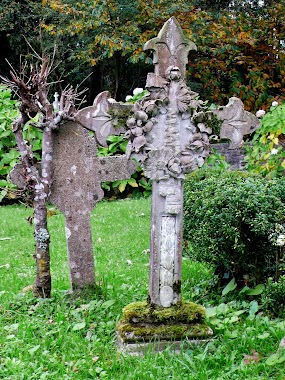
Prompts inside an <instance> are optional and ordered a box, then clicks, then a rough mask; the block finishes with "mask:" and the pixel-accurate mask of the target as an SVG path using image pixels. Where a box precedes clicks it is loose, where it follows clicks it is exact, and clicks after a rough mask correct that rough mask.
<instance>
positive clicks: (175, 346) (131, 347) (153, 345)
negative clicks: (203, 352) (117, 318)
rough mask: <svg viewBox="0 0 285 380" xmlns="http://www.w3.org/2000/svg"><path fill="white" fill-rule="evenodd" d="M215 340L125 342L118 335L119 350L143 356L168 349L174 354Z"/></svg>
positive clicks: (127, 353)
mask: <svg viewBox="0 0 285 380" xmlns="http://www.w3.org/2000/svg"><path fill="white" fill-rule="evenodd" d="M211 341H213V339H210V338H209V339H183V340H152V341H149V342H124V341H123V339H122V338H121V337H120V336H119V335H118V340H117V342H118V347H119V351H120V352H121V353H123V354H126V355H131V356H143V355H145V354H147V353H148V352H151V353H157V352H162V351H164V350H166V349H168V350H169V351H171V352H172V353H173V354H180V352H183V351H184V350H187V349H190V348H193V346H199V345H201V344H206V343H208V342H211Z"/></svg>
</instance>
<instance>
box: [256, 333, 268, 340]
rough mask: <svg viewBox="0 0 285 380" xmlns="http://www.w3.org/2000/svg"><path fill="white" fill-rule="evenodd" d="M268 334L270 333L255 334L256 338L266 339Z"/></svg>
mask: <svg viewBox="0 0 285 380" xmlns="http://www.w3.org/2000/svg"><path fill="white" fill-rule="evenodd" d="M269 336H270V334H269V333H268V332H265V333H263V334H259V335H257V338H258V339H266V338H268V337H269Z"/></svg>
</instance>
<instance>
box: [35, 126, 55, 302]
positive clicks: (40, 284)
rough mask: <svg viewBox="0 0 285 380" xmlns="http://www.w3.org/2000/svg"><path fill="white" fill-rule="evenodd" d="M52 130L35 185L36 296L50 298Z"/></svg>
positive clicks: (48, 129) (45, 141)
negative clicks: (48, 218) (48, 223)
mask: <svg viewBox="0 0 285 380" xmlns="http://www.w3.org/2000/svg"><path fill="white" fill-rule="evenodd" d="M52 151H53V149H52V129H51V127H50V126H47V127H45V128H44V132H43V145H42V161H41V173H40V174H41V175H40V181H39V183H37V184H36V185H35V197H34V202H33V205H34V226H35V240H36V253H35V256H36V279H35V283H34V294H35V295H36V296H37V297H43V298H49V297H50V293H51V274H50V251H49V244H50V236H49V232H48V227H47V198H48V195H49V192H50V184H51V174H52V173H51V170H52V165H51V163H52Z"/></svg>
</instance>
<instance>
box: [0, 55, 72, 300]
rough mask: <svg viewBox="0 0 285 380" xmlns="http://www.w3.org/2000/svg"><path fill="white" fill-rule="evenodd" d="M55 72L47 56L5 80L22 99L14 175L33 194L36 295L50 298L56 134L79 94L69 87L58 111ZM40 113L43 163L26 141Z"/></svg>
mask: <svg viewBox="0 0 285 380" xmlns="http://www.w3.org/2000/svg"><path fill="white" fill-rule="evenodd" d="M38 58H40V57H38ZM51 69H52V62H50V60H49V59H48V58H46V57H43V58H42V59H41V60H40V64H35V65H31V67H30V71H29V73H27V66H26V65H25V66H24V67H23V70H22V71H21V72H19V73H18V72H16V71H15V70H13V71H12V72H11V78H12V79H11V80H8V79H6V78H3V77H2V78H1V79H2V80H3V81H4V82H5V83H6V84H7V85H8V86H9V87H10V88H12V89H13V90H14V91H15V92H16V93H17V95H18V97H19V117H18V118H17V119H16V120H15V121H14V122H13V125H12V131H13V133H14V136H15V139H16V142H17V147H18V150H19V152H20V156H21V165H17V166H16V167H15V168H14V170H13V171H12V172H11V173H10V176H11V180H12V182H14V183H15V184H17V185H18V186H19V187H21V188H23V189H24V190H26V192H28V193H29V194H30V198H31V200H32V202H33V207H34V235H35V242H36V251H35V258H36V264H37V271H36V279H35V283H34V293H35V295H36V296H39V297H43V298H48V297H50V292H51V275H50V254H49V243H50V237H49V232H48V227H47V199H48V196H49V193H50V186H51V178H52V158H53V136H52V135H53V131H54V130H56V129H57V128H58V127H59V124H60V122H61V121H62V120H63V119H69V118H70V117H71V116H70V115H72V113H73V111H74V101H75V100H76V94H75V93H74V92H73V90H72V88H71V87H69V88H67V89H65V90H64V91H63V92H62V94H61V98H60V102H59V104H58V105H57V108H58V109H54V107H53V104H52V103H51V102H50V101H49V99H48V96H47V92H48V91H47V90H48V77H49V74H50V72H51ZM37 114H39V115H40V119H39V123H38V124H37V127H38V128H39V129H41V130H42V133H43V138H42V152H41V160H40V162H39V161H38V160H37V158H36V156H35V155H34V153H33V150H32V146H31V145H29V143H28V142H27V141H26V140H25V138H24V128H25V125H26V124H27V123H28V122H29V121H30V120H31V119H33V118H34V117H35V116H36V115H37Z"/></svg>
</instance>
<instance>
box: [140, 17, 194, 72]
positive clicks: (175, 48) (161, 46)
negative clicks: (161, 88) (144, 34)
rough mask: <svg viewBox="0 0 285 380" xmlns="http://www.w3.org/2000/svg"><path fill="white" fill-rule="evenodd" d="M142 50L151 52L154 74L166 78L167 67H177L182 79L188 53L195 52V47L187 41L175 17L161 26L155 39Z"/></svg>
mask: <svg viewBox="0 0 285 380" xmlns="http://www.w3.org/2000/svg"><path fill="white" fill-rule="evenodd" d="M144 50H153V51H154V59H153V63H154V65H155V74H156V75H159V76H161V77H164V78H165V76H166V70H167V68H168V67H169V66H177V67H179V69H180V72H181V76H182V78H185V71H186V65H187V62H188V53H189V51H190V50H197V46H196V45H195V43H194V42H193V41H191V40H189V39H188V38H187V37H186V36H185V34H184V32H183V30H182V28H181V26H180V25H179V24H178V22H177V20H176V18H175V17H171V18H170V19H169V20H168V21H166V23H165V24H164V25H163V27H162V29H161V30H160V32H159V34H158V36H157V37H155V38H153V39H151V40H149V41H148V42H146V44H145V45H144Z"/></svg>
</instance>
